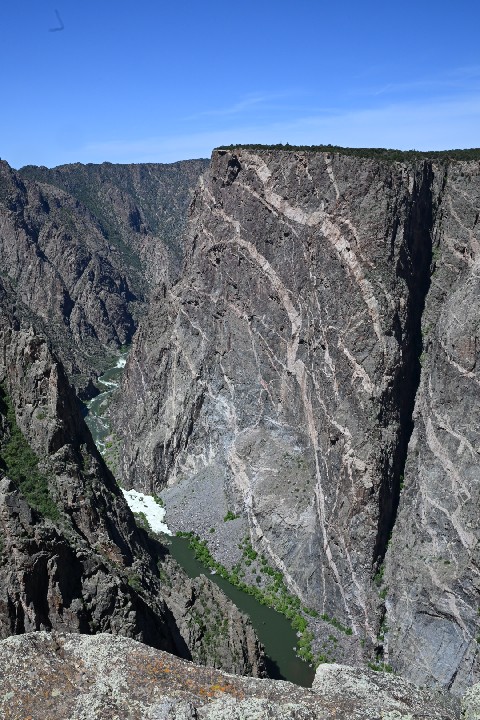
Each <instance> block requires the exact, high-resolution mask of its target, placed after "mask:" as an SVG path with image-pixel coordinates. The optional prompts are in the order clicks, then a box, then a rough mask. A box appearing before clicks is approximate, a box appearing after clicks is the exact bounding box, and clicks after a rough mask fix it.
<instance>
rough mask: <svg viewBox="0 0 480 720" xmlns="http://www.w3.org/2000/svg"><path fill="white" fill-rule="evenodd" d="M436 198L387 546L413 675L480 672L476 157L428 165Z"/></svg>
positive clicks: (403, 650) (390, 602)
mask: <svg viewBox="0 0 480 720" xmlns="http://www.w3.org/2000/svg"><path fill="white" fill-rule="evenodd" d="M435 178H436V181H435V185H434V190H433V191H434V193H435V195H436V196H440V197H441V202H440V203H439V208H438V212H437V214H436V222H435V227H434V232H433V261H432V278H431V286H430V290H429V293H428V296H427V301H426V305H425V312H424V314H423V319H422V332H423V339H424V349H423V354H422V358H421V359H422V377H421V384H420V388H419V391H418V394H417V399H416V404H415V414H414V426H415V429H414V431H413V434H412V438H411V441H410V445H409V450H408V460H407V464H406V468H405V478H404V489H403V491H402V494H401V499H400V506H399V515H398V517H397V521H396V524H395V528H394V531H393V534H392V539H391V543H390V547H389V551H388V553H387V562H386V572H385V586H386V587H387V588H388V594H387V598H386V605H387V614H386V624H387V627H388V629H389V631H388V633H387V637H388V649H389V655H390V657H391V658H392V660H393V662H394V664H395V667H397V668H398V669H399V670H400V671H406V672H408V674H409V675H410V677H412V678H413V679H414V680H415V681H416V682H419V683H422V684H423V683H432V682H435V683H440V684H441V685H444V686H447V687H451V688H452V689H453V691H455V692H460V691H461V690H462V689H463V688H465V687H466V686H468V685H470V684H471V683H473V682H478V681H479V679H480V667H479V658H478V651H479V644H478V643H479V640H480V633H479V615H478V608H479V590H480V555H479V552H480V546H479V507H480V437H479V429H480V387H479V385H480V373H479V362H480V355H479V353H480V308H479V293H480V284H479V267H480V266H479V263H480V253H479V251H480V225H479V212H480V164H479V163H478V162H477V163H453V164H451V165H450V166H449V167H448V168H446V169H445V168H439V167H436V168H435Z"/></svg>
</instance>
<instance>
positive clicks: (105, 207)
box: [19, 159, 209, 284]
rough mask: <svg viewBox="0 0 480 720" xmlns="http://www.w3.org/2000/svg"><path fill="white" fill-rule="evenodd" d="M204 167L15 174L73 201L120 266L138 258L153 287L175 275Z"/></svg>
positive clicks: (199, 163)
mask: <svg viewBox="0 0 480 720" xmlns="http://www.w3.org/2000/svg"><path fill="white" fill-rule="evenodd" d="M208 164H209V161H208V160H204V159H199V160H184V161H180V162H176V163H169V164H160V163H138V164H135V165H121V164H112V163H102V164H100V165H95V164H91V163H89V164H87V165H83V164H82V163H75V164H72V165H60V166H59V167H56V168H52V169H48V168H45V167H35V166H32V165H29V166H27V167H24V168H22V169H21V170H20V171H19V172H20V175H21V176H22V177H24V178H29V179H34V180H37V181H39V182H42V183H48V184H50V185H54V186H56V187H58V188H60V189H62V190H65V191H66V192H68V193H69V194H71V195H73V197H75V198H77V199H78V200H79V201H80V202H81V203H82V204H84V205H85V206H86V207H87V208H88V209H89V210H90V212H91V213H92V214H93V215H94V217H95V218H96V220H97V222H98V223H99V226H100V228H101V229H102V232H103V233H104V235H106V236H107V238H108V239H109V241H110V242H111V243H113V244H114V245H115V246H116V247H117V248H118V250H120V252H121V253H122V258H123V266H124V267H130V269H131V265H132V262H133V264H134V265H135V258H137V262H139V264H140V265H141V267H142V274H143V275H144V276H146V277H147V279H148V281H149V284H156V283H158V282H160V281H163V282H169V281H171V280H174V279H176V278H177V276H178V273H179V271H180V269H181V266H182V262H183V244H182V240H181V236H182V233H183V230H184V227H185V222H186V219H187V210H188V207H189V205H190V201H191V195H192V191H193V189H194V187H195V185H196V183H197V180H198V177H199V175H201V173H203V172H205V170H206V169H207V167H208ZM128 251H130V253H129V252H128ZM132 256H133V257H132ZM137 269H138V268H137Z"/></svg>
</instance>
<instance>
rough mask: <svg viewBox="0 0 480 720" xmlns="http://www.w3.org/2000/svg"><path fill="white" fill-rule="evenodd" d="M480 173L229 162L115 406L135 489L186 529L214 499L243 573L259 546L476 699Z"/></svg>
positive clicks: (365, 634) (361, 636)
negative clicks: (158, 498)
mask: <svg viewBox="0 0 480 720" xmlns="http://www.w3.org/2000/svg"><path fill="white" fill-rule="evenodd" d="M479 177H480V171H479V166H478V162H475V161H472V162H456V161H451V162H445V163H443V164H434V163H433V162H432V161H429V160H419V161H416V162H413V163H402V162H395V163H390V164H389V163H385V162H379V161H376V160H372V159H367V158H365V159H361V158H354V157H348V156H345V155H337V154H333V153H325V152H318V153H309V152H281V151H273V152H271V151H259V152H256V151H250V150H246V149H241V148H239V149H236V150H231V151H227V150H222V151H216V152H215V153H214V155H213V158H212V163H211V166H210V169H209V171H208V173H207V174H206V175H205V176H204V178H203V179H202V180H201V181H200V185H199V187H198V189H197V193H196V195H195V197H194V201H193V203H192V208H191V218H190V222H189V227H188V253H187V259H186V265H185V272H184V275H183V277H182V279H181V280H180V281H179V283H177V285H175V286H174V287H173V288H171V289H170V290H169V289H168V288H166V287H164V288H160V289H159V291H158V292H157V295H156V297H155V298H154V299H153V302H152V306H151V309H150V312H149V315H148V317H147V319H146V321H145V322H144V323H142V326H141V328H140V330H139V332H138V334H137V336H136V339H135V342H134V348H133V352H132V354H131V357H130V359H129V362H128V364H127V370H126V374H125V379H124V385H123V393H124V398H123V402H122V403H121V404H120V405H119V407H118V409H117V424H118V429H119V432H121V433H123V436H124V448H123V470H122V473H123V481H124V482H125V483H132V484H133V485H135V487H137V488H138V489H143V490H148V491H151V490H152V489H154V490H156V491H158V490H159V489H162V488H166V490H165V491H164V497H166V499H167V508H169V510H168V512H169V513H170V518H171V521H172V522H173V525H174V526H176V527H178V528H180V529H183V530H191V529H196V528H192V527H191V524H192V521H193V520H192V519H193V518H196V516H197V515H198V512H197V508H198V506H199V505H200V506H201V508H202V515H204V516H205V518H204V520H203V524H202V527H201V530H203V531H204V533H205V535H204V536H205V537H206V538H208V535H207V534H206V532H205V530H206V528H208V527H210V526H213V527H216V529H217V531H220V534H221V540H222V542H221V543H220V546H218V545H217V546H215V548H216V549H215V548H214V549H215V552H216V553H217V554H219V555H220V556H222V553H223V555H224V556H226V557H227V558H228V557H230V558H232V556H235V548H236V546H237V543H238V541H239V540H240V539H241V536H242V533H243V532H245V530H247V531H248V533H249V536H250V539H251V541H252V544H253V545H254V547H255V548H256V549H257V550H258V551H260V552H261V553H263V554H264V555H265V556H266V557H267V558H268V560H269V562H271V564H273V566H275V567H276V568H277V569H278V570H280V571H281V572H282V573H283V575H284V578H285V580H286V582H287V584H288V586H289V588H290V590H291V591H292V592H294V593H295V594H296V595H297V596H299V597H300V598H301V600H302V603H304V604H305V605H310V606H312V607H314V608H316V609H317V610H318V611H319V612H320V613H326V614H327V615H329V616H330V617H334V618H336V619H338V620H339V621H340V622H341V623H342V624H343V625H345V626H347V627H349V628H351V630H352V633H353V636H354V637H355V638H356V639H357V641H358V640H360V641H362V643H361V644H362V646H363V648H364V652H365V653H366V654H367V655H368V654H370V653H373V654H374V655H376V656H377V658H378V660H379V661H381V662H383V661H384V660H386V661H389V662H391V663H392V664H393V666H394V667H395V668H399V669H401V670H402V671H403V672H405V673H406V674H407V675H409V676H410V677H413V678H415V679H418V680H420V681H422V682H428V683H439V684H441V685H451V686H452V687H453V688H454V690H455V691H456V692H460V691H461V690H462V688H463V687H465V686H466V685H467V684H468V683H469V682H471V681H472V679H475V678H476V677H477V673H478V657H477V641H476V639H475V638H476V637H477V636H478V617H477V615H476V604H475V602H476V601H475V597H476V596H478V564H477V563H478V560H477V559H476V555H475V552H478V551H477V550H476V548H477V542H478V522H476V521H475V518H478V497H477V494H478V462H477V457H478V453H477V449H478V448H477V445H478V422H477V421H476V419H475V418H476V413H478V392H477V390H478V381H477V380H476V374H475V373H476V353H477V347H478V319H477V312H476V303H475V298H476V296H477V289H476V272H477V271H476V267H477V257H478V212H479V198H478V189H477V188H478V182H479ZM432 272H433V275H432ZM459 314H460V317H459ZM450 383H452V387H450ZM419 384H420V391H419V393H418V396H417V390H418V387H419ZM416 398H417V399H416ZM415 402H416V409H415V412H414V406H415ZM412 430H413V435H412V437H411V434H412ZM409 441H410V445H409ZM402 488H404V489H403V490H402ZM169 502H170V503H171V504H170V505H169ZM399 503H400V515H399V518H398V520H397V509H398V506H399ZM227 508H229V509H232V510H234V511H235V512H236V513H238V514H240V515H241V519H239V520H238V523H237V524H238V526H239V528H240V530H239V531H238V532H236V531H235V528H234V524H233V523H232V524H231V525H230V523H229V525H228V531H225V532H223V529H224V528H223V526H224V525H225V524H224V523H223V515H224V513H225V510H226V509H227ZM392 530H393V536H392V538H391V541H390V542H389V539H390V536H391V533H392ZM222 546H223V547H222ZM212 547H213V546H212ZM225 547H227V548H228V549H229V551H228V552H226V553H225ZM387 547H388V548H389V549H388V552H387ZM412 547H413V550H412ZM386 552H387V562H386V570H385V569H384V566H383V561H384V557H385V553H386ZM412 552H413V557H412ZM443 555H445V558H444V559H445V560H447V561H448V564H446V563H444V564H443V565H442V568H441V570H442V572H441V573H439V571H438V568H437V569H435V566H434V565H432V562H431V560H432V558H433V557H436V556H438V557H440V556H441V557H442V558H443ZM231 562H233V561H231ZM442 562H443V560H442ZM382 568H383V569H382ZM382 573H384V580H385V581H384V582H383V581H382ZM374 577H375V578H376V581H374ZM382 582H383V584H382ZM379 591H380V592H379ZM385 595H387V598H386V602H385V597H384V596H385ZM477 604H478V603H477ZM385 613H386V614H385ZM385 637H386V639H387V645H385V641H384V638H385ZM446 644H448V647H449V651H448V653H445V646H446ZM370 657H371V656H370Z"/></svg>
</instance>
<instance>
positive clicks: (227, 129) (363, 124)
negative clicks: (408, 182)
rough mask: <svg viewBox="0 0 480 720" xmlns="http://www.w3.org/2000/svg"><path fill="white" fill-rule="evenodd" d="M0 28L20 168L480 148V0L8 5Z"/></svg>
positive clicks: (3, 87)
mask: <svg viewBox="0 0 480 720" xmlns="http://www.w3.org/2000/svg"><path fill="white" fill-rule="evenodd" d="M55 10H57V11H58V14H59V16H60V18H61V21H62V23H63V25H64V29H63V30H61V31H57V32H51V31H50V29H52V28H55V27H58V26H59V23H58V19H57V16H56V14H55ZM0 22H1V36H0V37H1V39H0V98H1V99H0V156H1V157H2V158H4V159H6V160H7V161H8V162H10V164H11V165H12V166H13V167H20V166H22V165H25V164H27V163H31V164H39V165H47V166H49V167H51V166H54V165H58V164H61V163H67V162H76V161H78V162H102V161H104V160H108V161H110V162H148V161H151V162H173V161H175V160H181V159H186V158H194V157H208V156H209V155H210V152H211V150H212V148H213V147H215V146H216V145H220V144H230V143H236V142H239V143H240V142H260V143H277V142H283V143H286V142H289V143H290V144H322V143H331V144H334V145H345V146H353V147H372V146H373V147H396V148H400V149H410V148H416V149H419V150H429V149H432V150H433V149H445V148H457V147H478V146H480V137H479V130H480V42H479V39H478V31H479V26H480V4H479V3H478V2H475V0H468V2H467V1H466V0H456V1H455V2H449V3H446V2H444V3H442V2H432V1H431V0H424V1H422V0H417V2H412V1H411V0H404V2H402V3H392V2H387V1H385V2H377V1H369V0H364V1H363V2H352V1H351V0H345V1H344V2H341V0H337V2H335V3H333V2H329V3H326V2H314V1H313V0H311V1H307V0H294V1H293V0H291V1H290V2H288V3H287V2H281V1H280V2H272V1H271V0H257V2H251V1H250V0H244V1H243V2H242V3H237V4H235V3H230V4H228V3H225V2H222V3H221V2H217V0H211V1H209V0H203V2H201V1H198V2H192V1H191V0H177V2H176V3H175V4H173V3H171V2H165V1H163V2H162V1H160V2H150V1H149V0H137V1H136V2H125V1H124V0H117V2H113V0H95V1H93V0H83V1H82V2H80V1H79V0H52V1H51V2H50V1H49V2H47V1H46V0H15V1H13V0H3V2H2V3H1V5H0Z"/></svg>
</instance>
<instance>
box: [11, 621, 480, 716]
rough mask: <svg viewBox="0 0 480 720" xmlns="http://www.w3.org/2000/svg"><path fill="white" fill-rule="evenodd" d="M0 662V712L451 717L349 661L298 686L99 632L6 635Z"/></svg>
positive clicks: (406, 687)
mask: <svg viewBox="0 0 480 720" xmlns="http://www.w3.org/2000/svg"><path fill="white" fill-rule="evenodd" d="M0 670H1V671H2V683H3V684H2V694H1V695H0V711H1V712H2V717H4V718H5V719H6V720H7V718H14V717H27V716H28V717H31V718H32V720H43V718H46V717H48V718H51V720H57V718H58V720H63V719H64V718H67V717H68V718H70V719H71V720H107V718H108V719H109V718H113V717H128V718H130V720H146V719H147V718H151V720H174V719H175V720H190V719H192V720H193V719H194V718H197V719H198V720H200V718H202V719H204V720H232V719H233V720H263V719H264V718H267V717H268V718H271V719H272V720H286V719H290V720H333V719H334V718H335V720H371V718H379V719H380V718H381V719H382V720H427V719H429V720H454V719H455V718H458V717H459V713H458V704H457V703H456V702H455V700H452V699H449V698H447V697H444V696H441V695H439V694H435V693H433V692H428V691H425V690H420V689H419V688H416V687H415V686H414V685H412V684H410V683H408V682H406V681H405V680H402V679H401V678H394V677H392V676H389V675H382V674H381V673H372V672H370V673H369V672H366V673H364V674H359V673H358V671H356V672H355V675H354V673H353V672H352V669H351V668H347V667H345V666H335V665H334V666H330V667H326V668H324V669H323V670H322V673H321V676H320V677H319V678H317V680H316V681H315V684H314V687H313V689H312V690H306V689H304V688H299V687H297V686H295V685H291V684H290V683H286V682H280V681H275V680H255V679H252V678H248V679H247V678H240V677H237V676H234V675H227V674H225V673H221V672H218V671H215V670H212V669H208V668H204V667H201V666H198V665H194V664H192V663H187V662H185V661H182V660H179V659H178V658H175V657H173V656H172V655H168V654H167V653H164V652H161V651H158V650H153V649H152V648H147V647H145V646H144V645H140V644H138V643H136V642H134V641H133V640H129V639H126V638H119V637H111V636H108V635H97V636H95V637H86V636H79V635H77V636H75V635H65V634H60V633H51V634H47V633H43V632H42V633H31V634H29V635H24V636H22V637H16V638H9V639H8V640H4V641H3V642H1V643H0ZM340 686H341V687H340ZM468 717H469V718H470V716H468ZM472 717H473V716H472Z"/></svg>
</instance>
